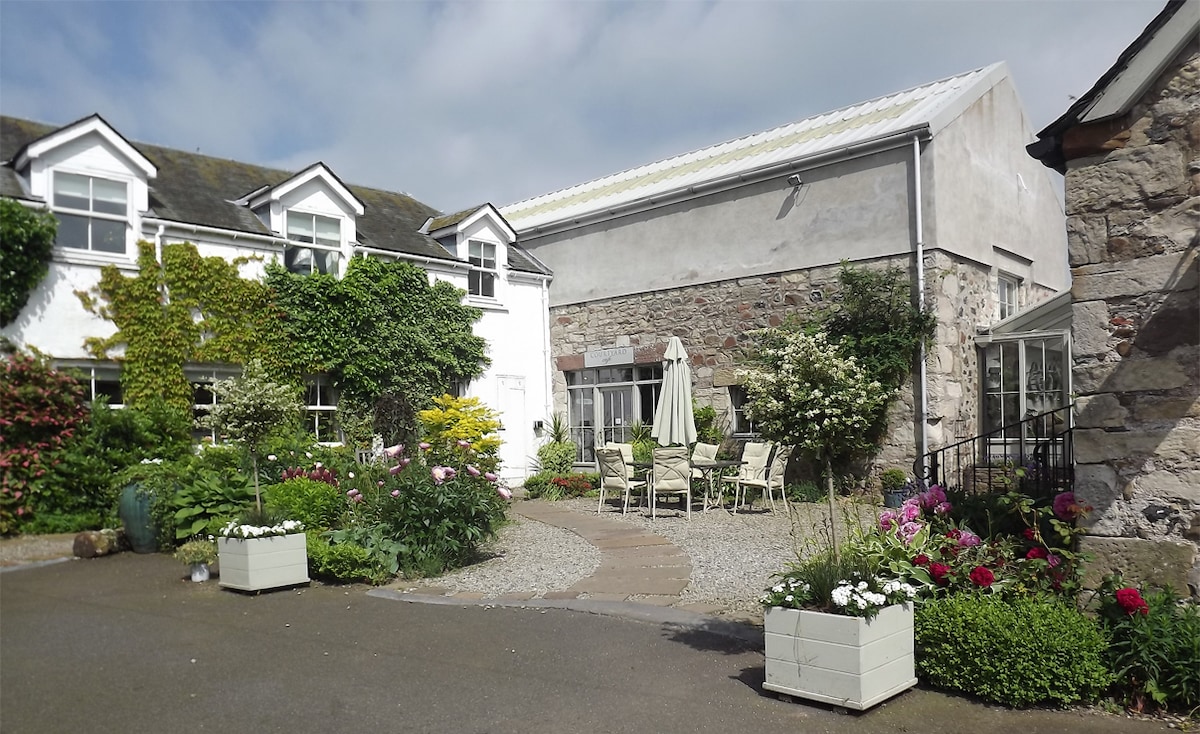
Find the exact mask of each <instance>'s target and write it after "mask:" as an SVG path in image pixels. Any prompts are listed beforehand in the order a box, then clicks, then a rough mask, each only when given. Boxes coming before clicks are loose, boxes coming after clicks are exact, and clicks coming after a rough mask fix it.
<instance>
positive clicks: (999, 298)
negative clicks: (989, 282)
mask: <svg viewBox="0 0 1200 734" xmlns="http://www.w3.org/2000/svg"><path fill="white" fill-rule="evenodd" d="M1020 285H1021V282H1020V281H1019V280H1017V279H1016V278H1014V277H1012V276H1011V275H1004V274H1001V275H998V276H997V277H996V308H997V311H996V318H997V320H999V321H1003V320H1004V319H1006V318H1008V317H1009V316H1014V315H1016V313H1017V292H1018V289H1019V288H1020Z"/></svg>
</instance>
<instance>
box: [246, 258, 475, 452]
mask: <svg viewBox="0 0 1200 734" xmlns="http://www.w3.org/2000/svg"><path fill="white" fill-rule="evenodd" d="M266 282H267V285H268V286H269V287H270V288H271V289H272V291H273V292H274V294H275V298H276V302H277V303H278V304H279V307H280V308H281V310H282V311H283V312H284V313H286V318H285V319H284V320H283V321H282V322H281V327H282V329H281V331H282V333H284V334H286V337H287V339H286V340H287V342H288V343H292V344H296V345H297V347H296V348H297V350H298V354H297V355H296V358H297V359H304V360H311V361H313V362H318V361H319V362H323V366H324V371H327V372H329V373H331V374H332V375H333V376H334V379H335V382H336V383H337V384H338V386H339V387H340V388H341V391H342V399H343V400H346V401H348V402H349V403H350V404H352V405H355V406H356V407H357V409H358V410H359V411H360V412H367V413H369V414H372V415H373V417H374V424H375V429H376V430H377V431H380V432H381V433H383V434H384V435H385V437H387V438H389V439H396V438H399V437H401V436H403V435H406V434H408V433H409V432H411V430H412V428H413V427H414V425H415V423H414V419H415V411H416V410H419V409H421V408H423V407H425V406H427V405H429V403H430V401H431V400H432V399H433V398H434V397H435V396H437V395H441V394H442V393H444V392H445V391H446V390H447V389H448V388H449V387H450V386H451V385H452V384H453V383H454V382H456V381H459V380H467V379H470V378H472V377H476V376H478V375H480V374H481V373H482V372H483V369H484V368H485V367H486V366H487V364H488V358H487V355H486V350H487V343H486V341H485V340H484V339H483V338H482V337H479V336H476V335H475V334H474V332H473V326H474V324H475V322H476V321H478V320H479V317H480V315H481V312H480V311H479V309H477V308H473V307H471V306H467V305H464V304H463V302H462V298H463V291H462V290H461V289H459V288H455V287H454V286H453V285H452V284H450V283H447V282H445V281H435V282H433V283H430V282H429V274H428V273H426V272H425V271H424V270H422V269H421V268H418V267H416V266H414V265H412V264H410V263H407V262H403V261H396V262H383V261H380V260H377V259H375V258H362V257H358V258H354V259H353V260H351V261H350V264H349V267H348V268H347V271H346V275H345V277H343V278H342V279H341V280H338V279H336V278H333V277H331V276H321V275H303V276H301V275H296V274H294V273H289V272H288V271H286V270H285V269H283V268H282V267H280V266H278V265H270V266H268V267H267V281H266Z"/></svg>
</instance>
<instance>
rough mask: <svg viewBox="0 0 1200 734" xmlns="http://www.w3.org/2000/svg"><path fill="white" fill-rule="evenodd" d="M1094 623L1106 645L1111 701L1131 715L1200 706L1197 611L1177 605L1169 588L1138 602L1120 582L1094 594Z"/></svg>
mask: <svg viewBox="0 0 1200 734" xmlns="http://www.w3.org/2000/svg"><path fill="white" fill-rule="evenodd" d="M1099 598H1100V620H1101V624H1103V625H1104V627H1105V628H1106V629H1107V630H1108V632H1109V635H1110V637H1111V640H1112V641H1111V643H1110V644H1109V647H1108V662H1109V666H1110V668H1111V669H1112V671H1113V673H1114V674H1115V675H1116V682H1115V688H1116V689H1117V696H1118V698H1120V699H1121V700H1122V701H1123V702H1124V703H1126V704H1127V705H1129V706H1131V707H1132V708H1134V709H1136V710H1139V711H1141V710H1144V709H1146V708H1149V707H1150V706H1149V704H1150V702H1151V701H1152V702H1153V703H1154V705H1156V706H1159V707H1163V708H1171V709H1178V710H1182V711H1188V710H1194V709H1196V707H1197V706H1200V607H1197V606H1196V605H1195V604H1186V605H1181V604H1180V599H1179V597H1178V596H1177V595H1176V594H1175V593H1174V591H1172V590H1171V589H1165V590H1163V591H1159V592H1150V593H1147V594H1146V595H1145V597H1142V595H1141V592H1140V590H1138V589H1137V588H1136V587H1131V586H1125V585H1124V584H1123V583H1122V581H1121V579H1120V577H1109V578H1107V579H1105V582H1104V585H1103V586H1102V588H1101V589H1100V591H1099Z"/></svg>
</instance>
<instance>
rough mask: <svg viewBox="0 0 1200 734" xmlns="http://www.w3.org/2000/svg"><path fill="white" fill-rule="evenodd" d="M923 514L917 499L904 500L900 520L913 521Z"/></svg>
mask: <svg viewBox="0 0 1200 734" xmlns="http://www.w3.org/2000/svg"><path fill="white" fill-rule="evenodd" d="M920 516H921V506H920V505H919V504H918V503H917V501H916V499H915V498H914V499H908V500H904V504H903V505H902V506H901V507H900V520H901V521H902V522H913V521H914V520H916V519H917V518H918V517H920Z"/></svg>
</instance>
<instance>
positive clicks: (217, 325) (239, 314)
mask: <svg viewBox="0 0 1200 734" xmlns="http://www.w3.org/2000/svg"><path fill="white" fill-rule="evenodd" d="M247 262H249V259H248V258H236V259H234V260H232V261H229V260H225V259H223V258H220V257H201V256H200V254H199V252H197V250H196V247H195V246H194V245H192V244H191V243H187V242H183V243H173V244H167V245H163V247H162V262H161V263H160V262H159V261H158V259H157V257H156V254H155V246H154V243H152V242H146V241H144V240H143V241H141V242H139V243H138V259H137V263H138V272H137V273H136V274H135V275H132V276H129V275H124V274H123V273H121V271H120V270H119V269H117V267H116V266H113V265H107V266H105V267H104V268H102V269H101V275H100V283H99V284H98V285H97V286H96V288H95V289H94V290H93V291H92V292H90V293H88V292H83V291H76V296H78V297H79V299H80V301H81V302H82V303H83V306H84V308H85V309H87V310H88V311H89V312H91V313H94V314H96V315H98V316H100V317H101V318H104V319H107V320H109V321H111V322H112V323H113V325H114V326H116V331H115V332H114V333H113V334H112V335H111V336H108V337H89V338H88V339H86V340H85V341H84V345H85V346H86V347H87V349H88V351H89V352H90V353H91V354H92V355H93V356H94V357H96V358H97V359H107V358H109V357H110V355H111V354H112V353H113V352H114V351H117V350H119V348H120V347H122V346H124V348H125V351H124V355H123V356H122V357H118V358H116V359H117V361H119V362H121V365H122V369H121V386H122V389H123V391H124V395H125V402H126V404H128V405H132V406H135V407H137V406H142V405H144V404H147V403H148V402H150V401H152V400H153V399H155V398H161V399H163V400H165V401H166V402H167V403H168V404H169V405H171V406H172V407H175V408H178V409H181V410H188V411H190V410H191V406H192V402H193V398H192V386H191V385H190V384H189V383H188V380H187V378H186V377H185V376H184V371H183V366H184V364H186V363H229V364H245V363H246V362H248V361H250V359H252V358H255V357H257V358H259V359H261V360H262V361H263V364H264V366H265V367H266V368H267V370H268V372H269V373H270V374H271V375H273V376H280V375H282V374H286V373H287V372H291V371H292V370H287V369H286V368H285V366H284V364H283V363H284V361H285V359H284V357H283V355H285V354H288V348H287V347H286V345H284V344H282V343H281V340H282V334H281V332H280V330H279V329H278V328H277V324H278V309H277V308H276V307H275V306H274V304H273V302H272V298H271V291H270V289H269V288H268V287H267V286H266V285H265V284H263V283H262V282H260V281H257V280H250V279H246V278H242V277H241V274H240V268H241V266H242V265H245V264H246V263H247Z"/></svg>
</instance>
